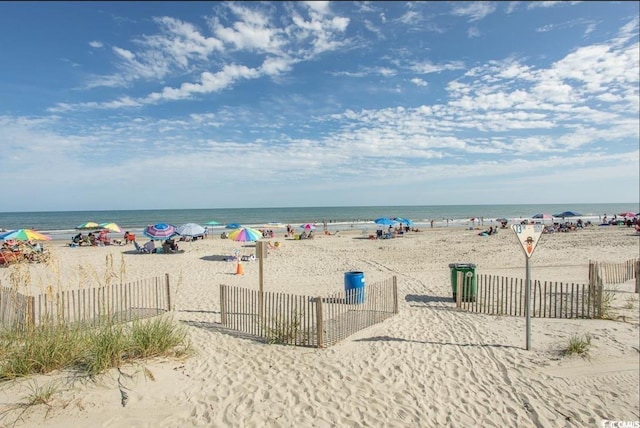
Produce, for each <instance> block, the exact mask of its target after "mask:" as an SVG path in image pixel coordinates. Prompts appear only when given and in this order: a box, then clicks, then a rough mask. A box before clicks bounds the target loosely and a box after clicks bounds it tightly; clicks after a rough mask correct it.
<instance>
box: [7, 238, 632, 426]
mask: <svg viewBox="0 0 640 428" xmlns="http://www.w3.org/2000/svg"><path fill="white" fill-rule="evenodd" d="M370 232H375V226H372V227H371V228H370ZM366 238H367V234H366V233H365V234H363V233H361V232H360V231H346V232H339V233H338V234H337V235H332V236H325V235H322V234H318V235H317V237H316V238H315V239H313V240H304V241H294V240H291V239H285V238H284V236H283V232H282V231H278V232H277V236H276V237H275V238H272V239H271V241H272V242H275V241H279V242H280V243H281V244H282V245H281V246H280V248H278V249H272V250H270V251H269V254H268V258H267V259H266V260H265V265H264V278H265V282H264V286H265V290H267V291H281V292H286V293H296V294H305V295H318V296H323V295H328V294H330V293H334V292H339V291H341V290H344V273H345V272H347V271H354V270H356V271H362V272H363V273H364V275H365V278H366V282H367V283H371V282H375V281H378V280H385V279H388V278H390V277H392V276H396V277H397V279H398V289H399V313H398V314H397V315H395V316H393V317H391V318H389V319H387V320H385V321H383V322H382V323H380V324H376V325H374V326H372V327H369V328H367V329H365V330H362V331H360V332H358V333H357V334H355V335H353V336H350V337H348V338H347V339H346V340H344V341H342V342H340V343H338V344H337V345H334V346H332V347H329V348H326V349H314V348H304V347H293V346H282V345H269V344H266V343H263V342H261V341H259V340H252V339H251V338H247V337H244V336H242V335H236V334H232V333H229V332H228V331H226V330H225V329H223V328H221V326H220V307H219V306H220V304H219V291H218V290H219V285H220V284H228V285H238V286H243V287H247V288H252V289H257V288H258V266H259V263H258V262H245V263H243V268H244V274H243V275H236V264H235V263H234V262H228V261H224V257H227V256H232V255H233V254H234V251H235V250H240V251H241V252H242V253H243V254H247V255H248V254H252V253H253V252H254V251H255V248H254V244H253V243H240V242H233V241H230V240H227V239H220V238H219V237H217V236H210V237H208V238H207V239H204V240H197V241H195V242H181V243H180V247H181V249H184V250H185V251H184V253H181V254H172V255H169V254H164V255H163V254H148V255H147V254H136V253H135V251H134V249H133V246H132V245H128V246H108V247H100V248H98V247H77V248H71V247H68V246H67V242H66V241H64V242H63V241H51V242H47V243H45V245H46V247H47V248H48V249H49V251H50V252H51V254H52V257H53V260H54V261H55V265H56V266H57V268H56V271H55V272H51V271H50V270H46V269H45V266H44V265H40V264H32V265H30V269H31V272H32V284H33V287H35V288H36V289H37V288H39V287H40V288H42V287H46V286H47V285H48V284H49V285H50V284H57V285H59V286H62V287H77V284H78V283H79V281H80V280H81V274H80V273H79V270H80V269H79V266H82V267H83V269H84V270H85V272H86V271H87V270H90V271H93V272H95V273H96V275H95V276H96V278H100V277H101V275H102V274H103V272H104V271H105V264H106V260H107V258H108V257H107V256H108V255H111V256H112V257H113V263H114V265H115V266H116V269H121V268H123V269H122V270H123V271H124V272H125V273H124V274H123V275H124V279H125V281H135V280H137V279H143V278H150V277H154V276H158V275H163V274H165V273H167V274H169V276H170V278H171V283H172V284H173V285H174V287H175V289H174V294H175V311H173V312H172V313H171V314H170V316H172V317H173V318H174V319H175V320H177V321H179V322H181V323H183V324H184V325H185V326H186V328H187V329H188V332H189V337H190V340H191V342H192V344H193V346H194V349H195V350H196V353H195V354H194V355H192V356H190V357H189V358H186V359H183V360H179V361H178V360H172V359H153V360H148V361H144V362H141V363H140V364H138V365H132V366H127V367H123V368H122V371H123V372H124V373H127V374H128V375H129V376H128V377H126V378H124V379H121V381H122V382H124V385H126V388H128V389H127V391H128V398H129V399H128V402H127V404H126V406H122V404H121V396H120V391H119V389H118V387H117V381H118V380H117V378H118V372H117V371H116V370H113V371H111V372H109V373H107V374H106V375H105V376H103V377H101V378H99V379H96V381H89V380H86V379H80V378H78V377H77V376H76V375H75V374H72V373H53V374H50V375H42V376H34V377H32V378H29V379H21V380H18V381H11V382H7V383H4V384H2V385H1V387H0V403H1V404H0V405H1V406H2V408H3V410H2V419H0V425H2V426H16V427H22V426H25V427H35V426H39V427H65V428H79V427H94V426H100V427H187V426H198V427H365V426H366V427H435V426H447V427H463V426H466V427H471V426H483V427H488V426H496V427H504V426H519V427H574V426H575V427H600V426H603V425H602V421H603V420H618V421H638V420H640V397H639V391H640V372H639V367H640V338H639V302H638V294H634V293H633V291H634V282H633V281H628V282H626V283H624V284H619V285H616V286H615V290H616V298H615V300H614V302H613V305H612V308H613V311H612V313H613V314H614V317H613V319H611V320H585V319H571V320H566V319H539V318H535V319H533V320H532V324H531V328H532V337H531V344H532V349H531V350H526V349H525V320H524V318H522V317H511V316H489V315H482V314H476V313H470V312H466V311H463V310H460V309H456V307H455V303H454V301H453V300H452V298H451V280H450V269H449V267H448V265H449V264H450V263H456V262H460V263H474V264H475V265H476V266H477V268H476V269H477V273H478V274H488V275H497V276H503V277H510V278H524V276H525V257H524V254H523V251H522V248H521V247H520V244H519V242H518V240H517V238H516V236H515V234H514V233H513V232H512V231H511V230H510V229H501V230H500V231H499V233H498V234H497V235H493V236H488V237H481V236H478V230H467V229H463V228H434V229H429V228H428V229H425V230H422V231H420V232H412V233H409V234H407V236H405V237H402V238H395V239H386V240H370V239H366ZM639 239H640V238H639V237H638V236H636V235H635V234H634V231H633V229H627V228H622V227H590V228H586V229H584V230H580V231H576V232H568V233H555V234H544V235H542V237H541V239H540V242H539V243H538V246H537V248H536V250H535V253H534V254H533V256H532V258H531V260H530V266H531V276H532V279H534V280H549V281H558V282H569V283H571V282H573V283H581V284H582V283H587V282H588V264H589V261H590V260H593V261H599V262H610V263H622V262H625V261H627V260H630V259H635V258H638V257H639V255H640V254H639ZM142 243H144V241H142ZM10 271H11V269H10V268H2V269H0V281H1V282H2V284H3V285H8V284H10V279H9V275H10ZM90 285H93V286H96V285H98V284H90ZM612 288H614V287H612ZM575 334H588V335H590V336H591V338H592V347H591V349H590V351H589V358H583V357H580V356H563V355H562V351H563V350H564V349H566V347H567V345H568V341H569V339H570V338H571V337H572V335H575ZM142 367H145V368H146V369H147V370H148V371H149V372H150V373H152V376H153V379H151V378H150V377H149V376H145V375H144V373H143V370H142ZM34 381H35V382H37V383H38V384H40V385H44V384H46V383H48V382H57V383H58V384H60V385H63V386H62V387H60V388H59V389H58V391H57V393H56V394H55V396H54V397H53V398H52V400H51V401H50V403H49V405H39V406H35V407H31V408H30V409H29V410H28V411H27V412H25V413H24V414H22V415H20V414H19V413H20V412H19V411H8V409H9V408H10V407H11V406H13V405H16V404H18V403H20V402H21V400H23V399H24V397H25V395H27V394H28V391H29V389H28V385H29V383H32V382H34Z"/></svg>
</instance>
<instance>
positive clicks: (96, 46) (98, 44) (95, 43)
mask: <svg viewBox="0 0 640 428" xmlns="http://www.w3.org/2000/svg"><path fill="white" fill-rule="evenodd" d="M89 46H91V47H92V48H96V49H97V48H101V47H103V46H104V45H103V44H102V42H98V41H95V40H94V41H91V42H89Z"/></svg>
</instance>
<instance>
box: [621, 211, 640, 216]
mask: <svg viewBox="0 0 640 428" xmlns="http://www.w3.org/2000/svg"><path fill="white" fill-rule="evenodd" d="M618 215H619V216H621V217H635V216H637V215H638V213H634V212H633V211H627V212H626V213H620V214H618Z"/></svg>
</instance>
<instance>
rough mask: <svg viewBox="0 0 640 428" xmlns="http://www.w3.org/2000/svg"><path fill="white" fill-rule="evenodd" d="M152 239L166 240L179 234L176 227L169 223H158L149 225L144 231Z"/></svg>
mask: <svg viewBox="0 0 640 428" xmlns="http://www.w3.org/2000/svg"><path fill="white" fill-rule="evenodd" d="M142 233H143V234H144V236H146V237H147V238H151V239H159V240H166V239H169V238H171V237H172V236H175V235H177V234H178V231H177V230H176V227H175V226H173V225H171V224H167V223H157V224H154V225H149V226H147V227H146V228H145V229H144V231H143V232H142Z"/></svg>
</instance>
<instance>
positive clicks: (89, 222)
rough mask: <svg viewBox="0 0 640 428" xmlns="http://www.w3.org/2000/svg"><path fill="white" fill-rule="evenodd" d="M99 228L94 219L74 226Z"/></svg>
mask: <svg viewBox="0 0 640 428" xmlns="http://www.w3.org/2000/svg"><path fill="white" fill-rule="evenodd" d="M99 228H100V225H99V224H98V223H96V222H95V221H88V222H86V223H82V224H79V225H77V226H76V227H75V229H76V230H96V229H99Z"/></svg>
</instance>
